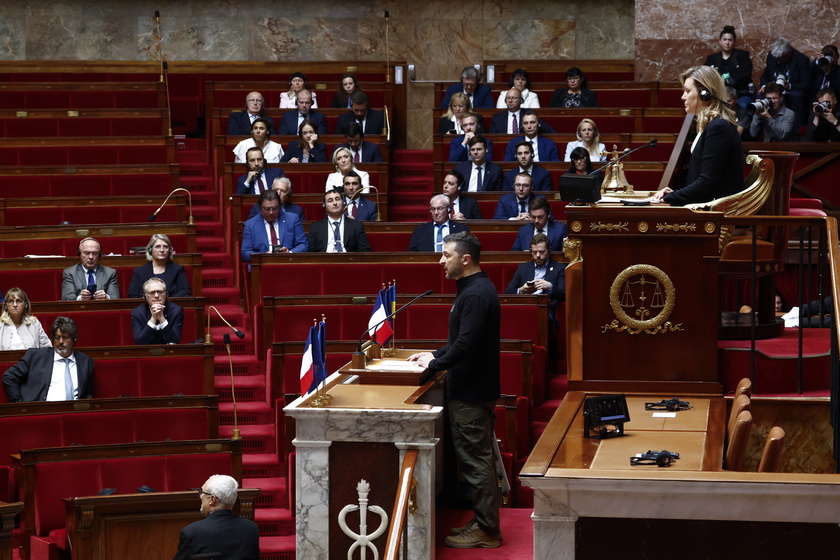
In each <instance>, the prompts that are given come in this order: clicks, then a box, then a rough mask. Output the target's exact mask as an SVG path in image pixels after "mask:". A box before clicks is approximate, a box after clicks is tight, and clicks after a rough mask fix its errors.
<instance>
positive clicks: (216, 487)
mask: <svg viewBox="0 0 840 560" xmlns="http://www.w3.org/2000/svg"><path fill="white" fill-rule="evenodd" d="M238 488H239V484H238V483H237V482H236V479H234V478H233V477H230V476H227V475H224V474H214V475H213V476H211V477H210V478H208V479H207V481H206V482H205V483H204V484H203V485H202V486H201V490H200V491H199V493H198V499H199V500H200V501H201V508H200V510H201V513H202V514H204V516H205V518H204V519H202V520H201V521H196V522H195V523H190V524H189V525H187V526H186V527H184V528H183V529H181V536H180V538H179V540H178V551H177V552H176V553H175V558H174V559H173V560H190V558H198V557H199V555H201V556H202V557H204V556H205V555H209V556H207V557H208V558H224V560H259V558H260V530H259V528H258V527H257V524H256V523H254V522H253V521H251V520H250V519H245V518H243V517H239V516H238V515H235V514H234V513H233V511H232V510H233V506H234V504H235V503H236V496H237V492H236V491H237V489H238Z"/></svg>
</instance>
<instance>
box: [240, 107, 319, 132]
mask: <svg viewBox="0 0 840 560" xmlns="http://www.w3.org/2000/svg"><path fill="white" fill-rule="evenodd" d="M299 113H300V111H298V110H297V109H292V110H291V111H286V112H285V113H283V115H282V116H281V117H280V134H291V135H292V136H297V135H298V116H299ZM306 118H308V119H309V120H310V121H312V122H314V123H315V127H316V129H317V131H318V135H319V136H321V135H324V134H327V119H326V117H324V113H319V112H318V111H316V110H314V109H311V110H310V111H309V115H307V116H306ZM249 134H250V132H249Z"/></svg>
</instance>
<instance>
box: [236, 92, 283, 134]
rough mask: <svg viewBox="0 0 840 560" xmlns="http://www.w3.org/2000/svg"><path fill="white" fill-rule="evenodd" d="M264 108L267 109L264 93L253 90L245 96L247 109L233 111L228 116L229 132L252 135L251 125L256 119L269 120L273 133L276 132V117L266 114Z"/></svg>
mask: <svg viewBox="0 0 840 560" xmlns="http://www.w3.org/2000/svg"><path fill="white" fill-rule="evenodd" d="M263 109H265V99H264V98H263V94H261V93H260V92H258V91H252V92H251V93H249V94H248V95H247V96H245V110H244V111H232V112H231V113H230V115H229V116H228V124H227V133H228V134H238V135H241V136H250V135H251V125H252V124H254V121H255V120H256V119H265V120H266V121H268V124H269V129H270V131H271V134H276V133H277V129H276V128H275V127H274V119H272V118H271V117H269V116H268V115H266V114H265V111H264V110H263Z"/></svg>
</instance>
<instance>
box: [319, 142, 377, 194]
mask: <svg viewBox="0 0 840 560" xmlns="http://www.w3.org/2000/svg"><path fill="white" fill-rule="evenodd" d="M332 162H333V165H335V172H334V173H330V174H329V175H327V181H326V184H325V185H324V190H325V191H332V190H338V191H343V190H344V176H345V175H347V174H348V173H350V172H351V171H355V172H356V173H358V174H359V177H361V179H362V192H363V193H365V194H367V193H368V192H370V189H369V188H368V187H370V174H369V173H368V172H367V171H362V170H361V169H359V168H358V167H356V164H355V163H353V155H352V152H351V151H350V148H336V149H335V150H333V155H332Z"/></svg>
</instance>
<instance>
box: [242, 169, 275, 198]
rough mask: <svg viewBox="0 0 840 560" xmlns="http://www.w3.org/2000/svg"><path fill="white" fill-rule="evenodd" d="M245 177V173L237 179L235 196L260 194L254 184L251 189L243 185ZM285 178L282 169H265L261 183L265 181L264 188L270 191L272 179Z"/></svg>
mask: <svg viewBox="0 0 840 560" xmlns="http://www.w3.org/2000/svg"><path fill="white" fill-rule="evenodd" d="M247 176H248V174H247V173H246V174H245V175H240V176H239V178H238V179H237V180H236V194H260V193H258V192H257V185H256V183H254V187H253V188H252V187H251V186H249V185H246V184H245V178H246V177H247ZM285 176H286V175H285V174H284V173H283V168H282V167H269V168H267V169H266V170H265V171H263V181H265V188H266V189H270V188H271V183H273V182H274V179H276V178H278V177H285Z"/></svg>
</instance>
